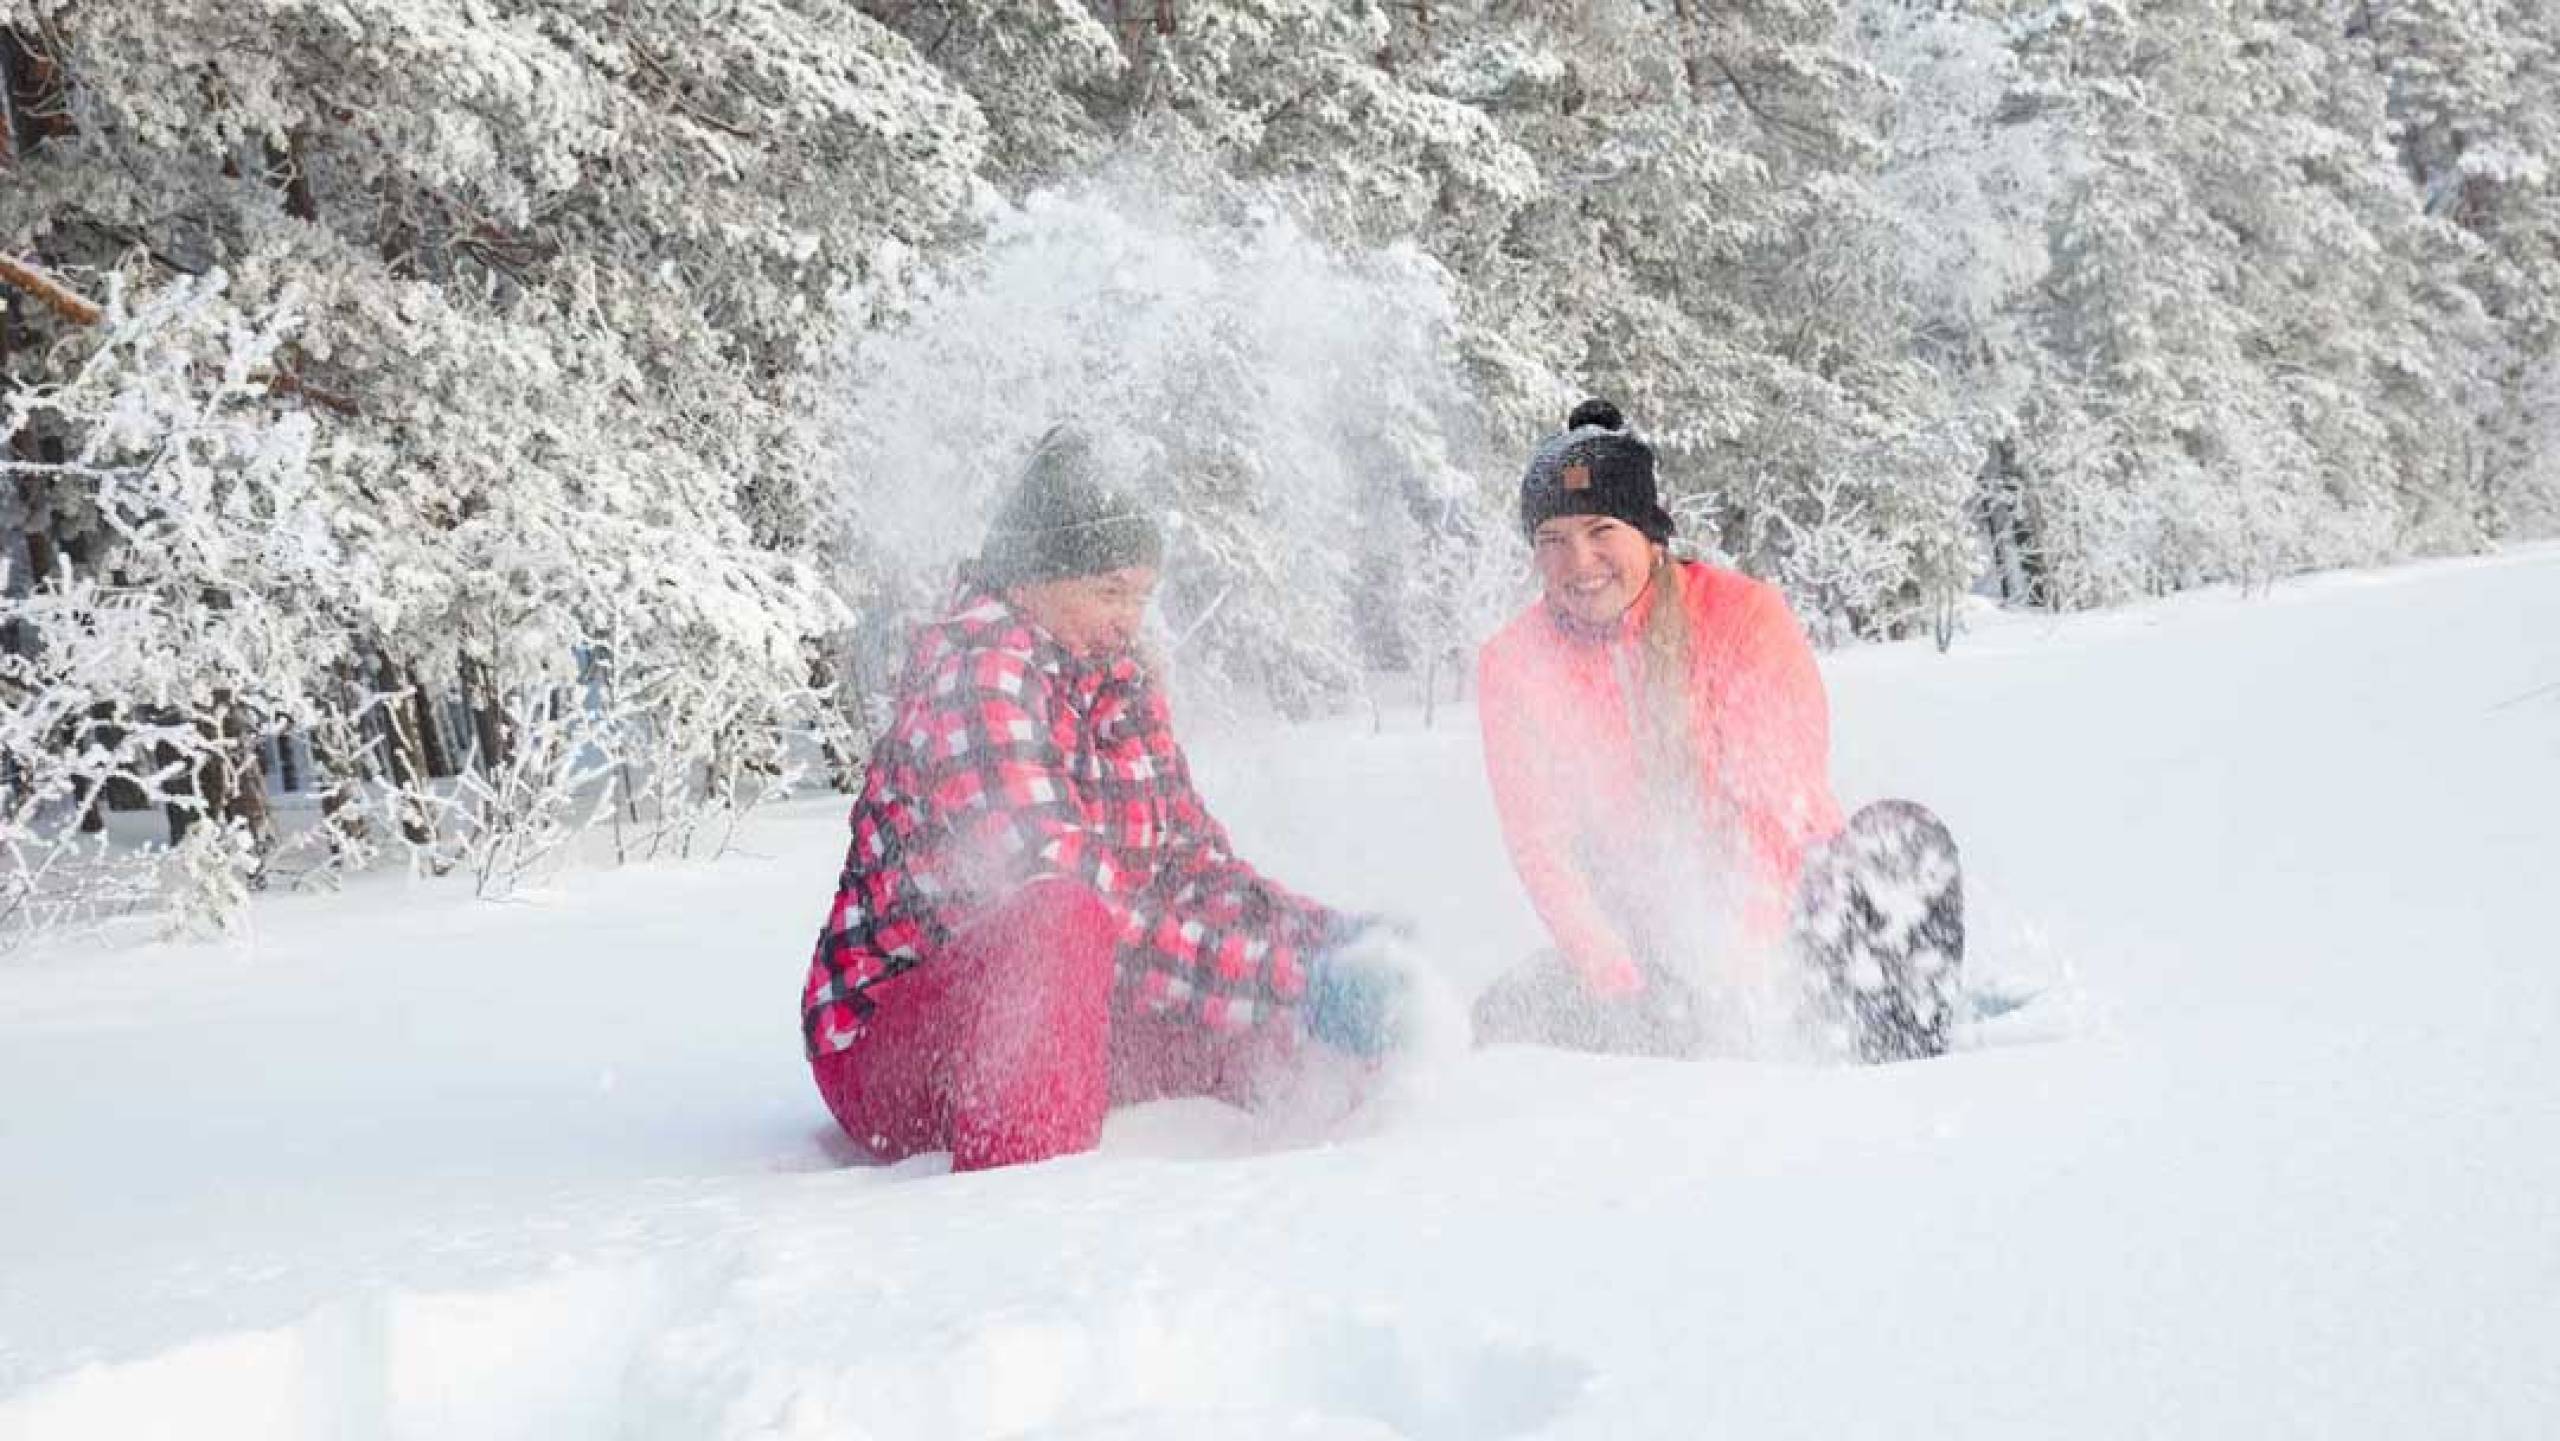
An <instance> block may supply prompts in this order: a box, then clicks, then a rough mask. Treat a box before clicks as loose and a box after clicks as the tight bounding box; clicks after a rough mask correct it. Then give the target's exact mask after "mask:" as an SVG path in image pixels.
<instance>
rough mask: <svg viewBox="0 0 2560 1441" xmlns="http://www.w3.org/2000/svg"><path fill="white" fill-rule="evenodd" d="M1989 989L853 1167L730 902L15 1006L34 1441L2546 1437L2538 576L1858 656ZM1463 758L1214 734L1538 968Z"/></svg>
mask: <svg viewBox="0 0 2560 1441" xmlns="http://www.w3.org/2000/svg"><path fill="white" fill-rule="evenodd" d="M1826 671H1827V673H1828V675H1829V677H1830V680H1831V684H1832V688H1833V705H1834V711H1835V715H1836V717H1837V747H1836V750H1837V769H1838V774H1839V776H1840V779H1841V789H1842V792H1843V795H1844V799H1847V800H1850V801H1851V802H1852V803H1855V802H1857V801H1860V800H1865V799H1871V798H1874V797H1876V796H1879V795H1885V794H1907V795H1912V796H1916V797H1919V798H1921V799H1924V800H1927V801H1928V802H1930V803H1931V804H1932V805H1934V806H1935V807H1937V808H1938V809H1939V810H1940V811H1941V812H1942V813H1943V814H1944V815H1945V816H1946V817H1947V818H1948V819H1949V821H1950V822H1951V824H1952V825H1953V826H1954V827H1955V829H1956V832H1957V834H1958V836H1959V838H1960V839H1961V840H1962V842H1963V843H1964V845H1965V847H1966V850H1967V855H1968V860H1969V864H1970V868H1971V872H1970V873H1971V878H1972V899H1973V906H1974V911H1973V918H1974V932H1975V947H1976V950H1975V959H1974V964H1975V965H1976V967H1977V968H1978V969H1979V970H1981V971H1983V972H1986V973H1990V974H1993V975H1996V976H1998V977H2001V978H2003V979H2005V980H2008V981H2012V982H2026V983H2033V984H2039V985H2043V986H2045V987H2046V990H2045V993H2044V994H2043V995H2042V996H2040V997H2039V998H2038V999H2037V1000H2036V1001H2035V1002H2033V1003H2032V1004H2030V1005H2029V1006H2028V1007H2027V1008H2026V1009H2024V1010H2022V1011H2019V1012H2017V1013H2016V1014H2014V1015H2011V1016H2008V1017H2005V1018H2003V1019H2001V1020H1999V1021H1996V1022H1992V1023H1989V1024H1987V1025H1985V1026H1983V1027H1980V1028H1978V1030H1977V1031H1976V1032H1975V1033H1974V1034H1972V1035H1969V1036H1968V1038H1967V1041H1968V1048H1967V1049H1966V1050H1964V1051H1963V1052H1961V1053H1960V1054H1958V1055H1955V1056H1952V1057H1950V1058H1947V1059H1944V1060H1940V1061H1935V1062H1930V1063H1926V1064H1922V1065H1916V1066H1903V1067H1894V1068H1887V1069H1881V1070H1853V1069H1822V1068H1804V1067H1793V1066H1780V1065H1769V1064H1745V1063H1709V1064H1692V1065H1682V1064H1671V1063H1649V1062H1638V1061H1628V1060H1612V1059H1602V1058H1591V1057H1578V1056H1568V1055H1561V1054H1554V1053H1546V1052H1538V1051H1531V1050H1522V1049H1510V1050H1498V1051H1493V1052H1486V1053H1481V1054H1476V1055H1472V1056H1461V1057H1453V1058H1447V1059H1444V1060H1442V1061H1440V1062H1439V1063H1437V1064H1433V1065H1430V1066H1427V1067H1425V1068H1422V1069H1421V1070H1419V1071H1418V1072H1416V1073H1415V1074H1412V1075H1410V1076H1408V1077H1406V1078H1405V1080H1404V1082H1403V1084H1402V1085H1401V1087H1400V1088H1399V1090H1398V1091H1397V1092H1396V1093H1395V1094H1394V1095H1392V1096H1390V1097H1389V1098H1387V1099H1386V1100H1384V1101H1382V1102H1381V1103H1380V1104H1378V1105H1376V1106H1374V1107H1372V1108H1371V1109H1370V1110H1369V1111H1367V1112H1364V1113H1363V1114H1362V1115H1360V1116H1359V1117H1357V1118H1355V1119H1354V1120H1352V1121H1351V1122H1349V1123H1347V1124H1339V1125H1333V1126H1316V1125H1313V1124H1311V1123H1309V1122H1307V1121H1305V1120H1303V1119H1301V1120H1296V1121H1291V1120H1267V1121H1266V1120H1256V1119H1254V1118H1248V1117H1244V1116H1242V1115H1240V1114H1237V1113H1234V1112H1229V1111H1225V1110H1223V1109H1221V1108H1219V1107H1217V1106H1216V1105H1214V1104H1212V1103H1208V1102H1177V1103H1169V1104H1165V1105H1159V1106H1154V1107H1148V1108H1142V1109H1140V1110H1137V1111H1134V1112H1130V1113H1126V1114H1124V1115H1122V1116H1120V1117H1117V1118H1115V1119H1114V1121H1113V1123H1112V1126H1111V1128H1110V1130H1109V1133H1108V1135H1107V1136H1106V1139H1105V1143H1104V1146H1103V1149H1102V1151H1101V1152H1100V1153H1099V1154H1097V1155H1093V1156H1087V1157H1079V1158H1074V1159H1070V1160H1067V1161H1062V1162H1058V1163H1054V1164H1051V1165H1047V1166H1041V1167H1036V1168H1028V1169H1024V1170H1018V1171H1009V1172H999V1173H994V1174H987V1175H974V1176H961V1177H953V1176H949V1175H947V1174H942V1169H943V1168H942V1167H941V1165H940V1164H939V1162H938V1161H936V1160H933V1159H931V1158H925V1159H920V1160H918V1161H914V1162H910V1163H907V1164H905V1165H902V1166H898V1167H892V1168H885V1169H883V1168H877V1167H871V1166H867V1165H859V1164H854V1163H852V1161H851V1159H850V1157H849V1156H848V1154H847V1152H846V1150H845V1148H844V1147H842V1146H841V1145H840V1144H839V1143H838V1142H837V1141H836V1140H835V1138H834V1135H833V1131H832V1127H831V1126H830V1125H829V1123H828V1122H827V1120H826V1117H825V1115H824V1113H823V1111H822V1110H821V1109H820V1107H819V1105H818V1103H817V1101H816V1098H815V1096H814V1095H813V1094H812V1092H811V1090H810V1087H809V1085H808V1081H807V1073H806V1071H805V1069H804V1068H803V1067H802V1065H801V1063H800V1061H799V1057H798V1053H797V1040H796V1027H795V1016H794V1001H795V997H796V989H797V986H798V983H799V978H800V970H801V967H802V965H803V963H804V961H805V958H806V953H807V946H808V942H809V939H810V937H811V935H812V934H813V933H814V928H815V926H816V924H817V921H818V919H819V916H820V913H821V911H822V909H823V906H824V902H825V899H826V894H827V890H828V886H829V884H830V881H831V879H832V876H833V872H834V869H835V866H836V863H837V860H838V858H839V855H840V851H841V835H842V830H841V811H842V806H841V804H840V803H839V802H836V801H832V800H825V801H811V802H807V803H802V804H798V805H795V806H793V807H789V808H786V809H785V810H784V811H783V812H781V813H779V814H777V815H776V816H775V817H773V818H771V819H769V820H767V821H765V822H764V823H763V824H762V825H761V826H760V827H759V828H757V829H756V830H754V831H752V832H751V833H750V834H749V836H748V837H747V839H746V841H745V845H746V846H747V847H748V849H749V851H750V852H752V853H751V854H740V855H734V856H732V857H730V858H728V859H727V860H724V861H722V862H720V863H718V864H715V865H709V866H695V867H661V868H649V869H638V870H628V871H620V872H599V873H580V874H573V875H571V876H568V877H566V878H565V879H563V880H562V881H561V882H560V883H559V884H557V885H556V886H555V887H554V888H553V889H552V890H550V891H549V892H547V893H545V894H542V895H539V896H534V897H529V898H527V899H525V900H523V901H521V902H519V903H515V904H507V905H491V904H482V903H478V902H474V901H471V900H469V899H468V898H466V897H464V896H461V895H458V894H456V893H455V892H454V890H453V889H452V888H449V887H428V888H425V889H424V890H423V891H419V892H416V893H412V892H411V890H410V888H409V887H407V886H405V885H403V884H400V883H396V882H389V883H385V884H382V885H378V886H368V887H359V888H357V889H356V890H355V891H354V892H353V893H350V894H348V895H344V896H338V897H315V898H290V897H288V898H281V899H279V900H278V901H276V902H275V903H273V904H272V905H270V906H269V907H268V908H267V909H266V910H264V911H263V912H262V914H261V918H260V921H259V927H258V931H257V934H256V936H255V937H254V939H253V940H252V941H250V942H249V943H246V944H242V945H237V946H231V947H213V948H169V947H149V948H139V949H123V950H117V951H112V952H105V953H100V952H98V951H96V950H95V949H94V948H92V949H89V950H86V951H83V950H58V951H55V952H51V953H47V954H41V955H35V956H22V957H13V958H8V959H5V960H0V1187H5V1189H0V1438H11V1441H14V1438H37V1437H41V1438H54V1437H80V1438H87V1437H142V1436H154V1435H164V1434H165V1435H172V1436H175V1435H184V1436H187V1437H190V1438H194V1441H220V1438H228V1437H235V1436H236V1437H250V1436H256V1437H269V1436H282V1437H341V1436H389V1437H422V1438H423V1437H475V1438H478V1437H506V1436H527V1437H533V1436H542V1437H561V1436H615V1437H658V1436H664V1437H795V1438H796V1437H833V1436H876V1437H883V1438H893V1437H894V1438H941V1437H959V1436H987V1435H1017V1434H1023V1435H1028V1434H1037V1435H1058V1434H1069V1435H1076V1436H1087V1437H1103V1436H1108V1437H1138V1436H1150V1437H1153V1436H1164V1437H1176V1436H1179V1437H1190V1436H1205V1435H1216V1436H1222V1437H1224V1436H1259V1435H1287V1436H1300V1437H1309V1436H1324V1437H1386V1436H1399V1435H1401V1436H1410V1437H1418V1438H1437V1437H1446V1438H1481V1437H1500V1436H1526V1435H1557V1436H1595V1437H1596V1436H1610V1437H1625V1436H1683V1437H1686V1436H1706V1435H1738V1436H1799V1435H1801V1436H1808V1437H1825V1438H1836V1437H1843V1436H1857V1435H1909V1434H1964V1435H2038V1436H2049V1435H2072V1436H2085V1437H2099V1436H2137V1435H2253V1436H2269V1435H2320V1436H2340V1435H2370V1436H2408V1435H2430V1436H2536V1435H2548V1434H2554V1433H2560V1366H2555V1365H2554V1364H2553V1362H2552V1354H2553V1341H2554V1338H2555V1337H2560V1062H2555V1060H2554V1046H2555V1041H2560V1037H2555V1035H2554V1030H2555V1026H2560V965H2555V964H2554V963H2555V960H2560V945H2555V943H2554V940H2553V936H2552V931H2553V928H2554V925H2555V922H2560V915H2555V913H2554V910H2553V899H2552V898H2553V895H2554V878H2555V876H2560V549H2552V548H2540V549H2533V550H2526V551H2521V552H2517V553H2514V554H2511V555H2509V556H2505V557H2501V558H2495V559H2490V560H2483V561H2470V562H2459V563H2450V564H2442V565H2434V566H2425V567H2416V568H2411V569H2406V570H2399V571H2392V572H2383V573H2375V574H2364V575H2350V576H2335V577H2327V578H2322V579H2318V580H2312V581H2305V582H2300V583H2296V584H2291V585H2287V586H2284V587H2281V588H2279V589H2278V590H2277V591H2276V592H2274V593H2273V594H2271V595H2267V596H2263V597H2256V598H2247V599H2244V598H2240V597H2236V596H2231V595H2227V594H2209V595H2199V596H2190V597H2183V598H2180V599H2177V600H2174V601H2170V602H2166V603H2162V604H2159V605H2155V606H2150V607H2145V608H2142V609H2138V610H2132V611H2126V612H2118V613H2114V614H2109V615H2102V616H2093V617H2084V618H2078V619H2073V620H2069V621H2062V622H2055V621H2046V620H2031V619H2020V618H2007V617H1987V618H1982V619H1981V620H1980V622H1979V624H1978V628H1977V631H1976V633H1975V634H1973V635H1971V636H1968V637H1967V638H1965V639H1964V640H1962V641H1961V642H1959V645H1958V647H1957V649H1956V650H1955V651H1954V652H1953V653H1952V654H1949V655H1945V656H1940V655H1937V654H1934V653H1932V652H1931V651H1929V650H1928V649H1927V648H1925V647H1921V646H1909V647H1888V648H1879V649H1873V650H1866V651H1860V652H1856V653H1852V654H1847V655H1843V656H1839V657H1835V658H1832V659H1831V660H1830V661H1829V662H1828V663H1827V665H1826ZM1472 729H1473V726H1472V717H1471V716H1469V715H1467V714H1466V713H1465V712H1463V711H1460V712H1458V713H1457V714H1455V715H1454V716H1444V718H1443V721H1442V724H1441V727H1440V728H1439V729H1438V730H1436V731H1428V732H1426V731H1423V730H1422V729H1420V728H1419V725H1418V722H1417V721H1416V719H1415V718H1414V717H1413V716H1412V715H1411V714H1401V715H1391V716H1390V717H1389V724H1388V728H1387V731H1386V733H1384V734H1377V735H1373V734H1370V733H1369V729H1368V727H1367V726H1366V725H1365V724H1360V725H1352V724H1346V725H1343V726H1340V727H1334V728H1316V729H1302V730H1293V731H1283V732H1279V733H1263V734H1259V735H1252V736H1242V735H1239V736H1226V737H1215V738H1206V739H1203V740H1201V741H1200V742H1198V743H1197V745H1196V747H1195V753H1196V758H1197V760H1198V761H1199V766H1200V770H1201V773H1202V779H1203V784H1204V787H1205V788H1206V789H1207V790H1208V792H1209V794H1210V796H1211V798H1212V800H1213V802H1214V803H1216V805H1217V806H1218V808H1219V809H1220V811H1221V812H1222V814H1223V815H1224V816H1225V818H1226V819H1227V820H1228V821H1229V823H1230V825H1231V826H1232V827H1233V828H1234V830H1235V831H1236V832H1237V834H1238V837H1239V840H1240V842H1241V843H1242V845H1243V848H1244V849H1245V851H1246V853H1247V854H1249V855H1252V856H1254V857H1255V858H1257V859H1259V860H1264V861H1267V862H1268V863H1269V864H1270V866H1271V868H1272V869H1273V870H1274V871H1276V872H1277V873H1279V874H1280V875H1282V876H1283V877H1284V878H1286V879H1289V880H1291V881H1293V882H1295V883H1298V884H1300V885H1302V886H1304V887H1306V888H1307V889H1310V890H1312V891H1315V892H1316V893H1318V894H1321V895H1325V896H1328V897H1329V898H1335V899H1339V900H1340V901H1342V902H1344V903H1347V904H1353V905H1361V906H1385V907H1392V908H1398V909H1403V910H1406V911H1409V912H1411V913H1413V914H1414V915H1416V916H1417V917H1418V918H1419V919H1420V920H1421V922H1422V924H1423V927H1424V932H1425V935H1426V937H1427V939H1428V942H1429V944H1430V945H1431V947H1432V949H1433V953H1434V954H1435V956H1437V957H1438V958H1439V960H1440V962H1441V965H1442V968H1443V970H1444V973H1445V974H1446V975H1447V977H1448V978H1449V980H1450V982H1451V983H1452V985H1453V986H1455V987H1457V988H1459V989H1467V988H1471V987H1473V986H1475V985H1478V984H1481V983H1482V982H1483V981H1484V980H1486V979H1488V978H1489V977H1490V976H1491V975H1492V974H1493V973H1494V971H1495V970H1497V969H1498V968H1500V967H1501V966H1503V965H1505V964H1507V963H1508V962H1509V961H1510V960H1512V959H1513V958H1515V957H1516V956H1518V955H1519V954H1520V953H1522V952H1523V951H1525V950H1526V949H1527V948H1528V947H1529V946H1531V945H1532V944H1533V943H1534V941H1535V940H1536V927H1535V923H1534V921H1533V919H1532V918H1531V916H1530V915H1529V913H1528V910H1527V908H1526V906H1525V903H1524V902H1523V901H1522V900H1521V899H1520V898H1519V896H1518V894H1517V892H1516V888H1515V886H1514V884H1513V882H1512V880H1511V877H1510V875H1509V873H1508V870H1507V868H1506V866H1505V863H1504V861H1503V859H1502V855H1501V849H1500V845H1499V841H1498V839H1497V838H1496V836H1495V833H1494V830H1493V825H1492V819H1491V813H1490V804H1489V801H1488V799H1487V797H1486V795H1485V792H1484V787H1483V782H1482V779H1481V777H1480V775H1479V774H1478V772H1477V757H1476V753H1475V747H1474V744H1473V736H1472Z"/></svg>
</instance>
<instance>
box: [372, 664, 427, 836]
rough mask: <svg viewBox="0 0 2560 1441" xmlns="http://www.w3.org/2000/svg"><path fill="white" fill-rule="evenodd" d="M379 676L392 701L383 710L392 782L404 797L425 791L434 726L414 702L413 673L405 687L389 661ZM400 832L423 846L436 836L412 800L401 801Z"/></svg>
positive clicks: (382, 665) (423, 812) (415, 700)
mask: <svg viewBox="0 0 2560 1441" xmlns="http://www.w3.org/2000/svg"><path fill="white" fill-rule="evenodd" d="M380 675H381V680H380V682H379V683H380V684H381V686H382V688H383V689H384V690H385V691H386V692H389V693H390V694H391V704H390V705H389V706H388V707H386V708H385V711H384V716H385V728H386V729H387V730H388V731H389V732H390V739H391V781H392V784H394V785H396V786H398V787H399V788H400V790H401V792H402V794H403V795H404V797H415V796H417V795H420V794H422V793H424V792H425V790H426V788H427V784H428V782H429V781H431V780H432V779H433V778H434V775H435V769H434V765H433V762H432V760H431V758H430V755H429V745H428V742H427V740H426V739H425V737H427V736H432V735H433V734H434V733H435V732H434V728H433V727H432V726H428V725H425V724H424V722H425V721H426V719H427V714H426V710H425V708H424V707H423V706H421V705H419V704H418V703H417V699H418V690H417V682H416V673H415V672H410V673H409V675H410V679H409V681H408V682H407V688H406V689H403V683H402V680H401V672H400V671H399V670H398V669H396V668H394V667H393V666H392V664H391V662H390V661H388V660H385V661H383V662H381V671H380ZM400 834H401V835H402V836H403V837H405V838H406V839H407V840H408V842H409V844H411V845H413V846H423V845H426V844H428V843H429V842H431V841H433V840H434V839H435V827H434V826H432V825H430V824H429V823H428V817H427V814H426V812H425V811H424V810H423V808H421V807H420V806H419V805H418V804H417V803H416V801H415V800H414V799H404V800H403V801H402V802H401V805H400Z"/></svg>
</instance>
